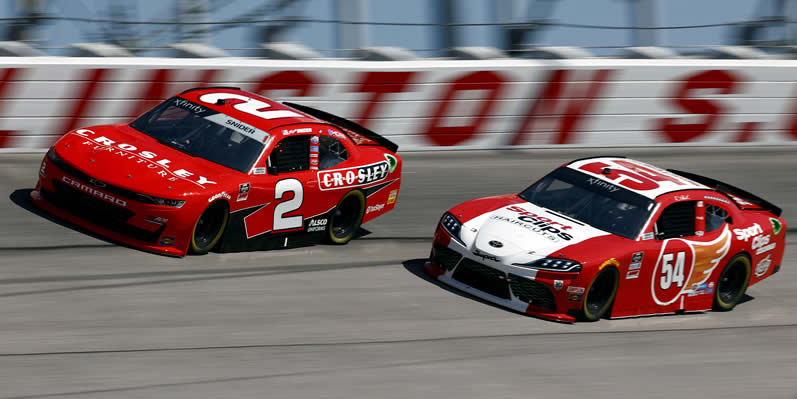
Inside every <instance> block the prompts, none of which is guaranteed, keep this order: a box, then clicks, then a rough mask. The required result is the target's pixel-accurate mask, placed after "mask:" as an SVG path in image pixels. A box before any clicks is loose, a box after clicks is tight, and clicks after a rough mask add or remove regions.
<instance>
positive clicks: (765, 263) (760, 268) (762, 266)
mask: <svg viewBox="0 0 797 399" xmlns="http://www.w3.org/2000/svg"><path fill="white" fill-rule="evenodd" d="M771 264H772V255H771V254H770V255H767V256H766V257H765V258H764V259H761V260H760V261H758V264H757V265H756V266H755V276H756V277H761V276H763V275H765V274H767V272H768V271H769V266H770V265H771Z"/></svg>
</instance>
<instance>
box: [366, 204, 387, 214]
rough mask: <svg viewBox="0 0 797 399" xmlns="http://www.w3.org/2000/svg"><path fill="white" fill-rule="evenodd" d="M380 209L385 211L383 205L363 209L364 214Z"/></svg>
mask: <svg viewBox="0 0 797 399" xmlns="http://www.w3.org/2000/svg"><path fill="white" fill-rule="evenodd" d="M382 209H385V204H376V205H369V206H368V208H365V213H371V212H379V211H381V210H382Z"/></svg>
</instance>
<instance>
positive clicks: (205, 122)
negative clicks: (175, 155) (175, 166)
mask: <svg viewBox="0 0 797 399" xmlns="http://www.w3.org/2000/svg"><path fill="white" fill-rule="evenodd" d="M130 127H132V128H133V129H136V130H138V131H139V132H142V133H144V134H146V135H148V136H150V137H152V138H154V139H156V140H158V142H160V143H161V144H164V145H167V146H169V147H172V148H174V149H177V150H179V151H182V152H184V153H186V154H188V155H191V156H194V157H198V158H203V159H207V160H208V161H211V162H215V163H217V164H219V165H222V166H226V167H228V168H230V169H235V170H237V171H239V172H243V173H247V172H249V169H251V168H252V164H253V163H254V162H255V161H256V160H257V157H258V156H259V155H260V153H261V152H262V151H263V147H264V146H265V144H264V143H265V141H266V139H268V134H267V133H266V132H264V131H262V130H260V129H256V128H255V127H253V126H250V125H248V124H246V123H243V122H241V121H239V120H237V119H235V118H232V117H230V116H229V115H226V114H223V113H221V112H217V111H213V110H211V109H209V108H206V107H203V106H201V105H199V104H195V103H193V102H191V101H188V100H184V99H182V98H179V97H173V98H170V99H169V100H166V101H164V102H163V103H162V104H160V105H158V106H157V107H155V108H153V109H152V110H150V111H149V112H147V113H146V114H144V115H143V116H141V117H140V118H138V119H136V120H135V121H133V123H131V124H130Z"/></svg>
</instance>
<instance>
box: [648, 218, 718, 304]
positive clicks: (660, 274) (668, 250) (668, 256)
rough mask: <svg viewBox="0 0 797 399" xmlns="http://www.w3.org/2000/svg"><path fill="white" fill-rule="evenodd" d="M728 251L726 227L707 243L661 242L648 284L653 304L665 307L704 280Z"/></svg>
mask: <svg viewBox="0 0 797 399" xmlns="http://www.w3.org/2000/svg"><path fill="white" fill-rule="evenodd" d="M730 247H731V232H730V229H729V228H728V225H727V224H726V225H725V228H724V229H723V230H722V232H721V233H720V235H719V236H718V237H717V238H716V239H714V240H712V241H711V242H700V241H693V240H684V239H682V238H673V239H669V240H665V241H664V243H663V244H662V248H661V252H660V253H659V259H658V261H657V262H656V268H655V269H654V270H653V277H652V278H651V282H650V291H651V294H652V296H653V300H654V301H655V302H656V303H657V304H659V305H662V306H664V305H669V304H671V303H673V302H675V301H676V300H677V299H678V298H679V297H680V296H681V294H683V293H685V292H687V290H688V289H690V287H692V285H694V284H700V283H703V282H705V281H706V280H708V279H709V277H711V273H712V272H713V271H714V269H716V267H717V265H719V263H720V261H722V259H723V258H725V255H727V254H728V250H729V249H730Z"/></svg>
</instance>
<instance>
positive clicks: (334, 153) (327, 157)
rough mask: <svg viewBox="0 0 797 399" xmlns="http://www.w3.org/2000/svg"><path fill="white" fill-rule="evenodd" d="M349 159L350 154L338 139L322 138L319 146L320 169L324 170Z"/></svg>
mask: <svg viewBox="0 0 797 399" xmlns="http://www.w3.org/2000/svg"><path fill="white" fill-rule="evenodd" d="M347 159H349V152H348V151H346V147H345V146H344V145H343V143H341V142H340V141H339V140H338V139H336V138H334V137H330V136H323V135H322V136H320V138H319V145H318V169H320V170H324V169H329V168H332V167H334V166H335V165H337V164H339V163H341V162H343V161H345V160H347Z"/></svg>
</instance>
